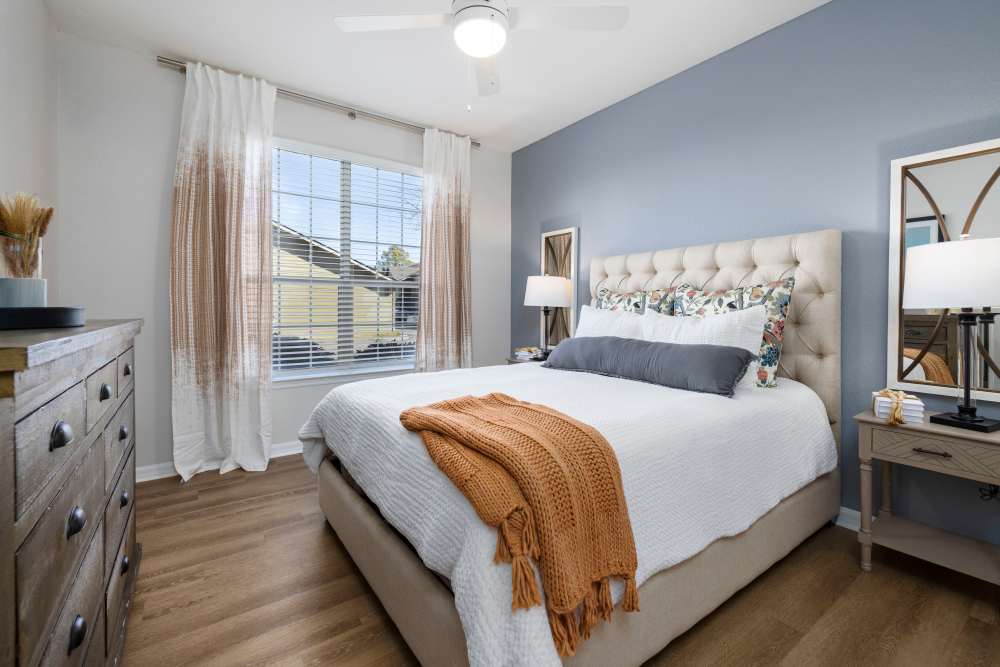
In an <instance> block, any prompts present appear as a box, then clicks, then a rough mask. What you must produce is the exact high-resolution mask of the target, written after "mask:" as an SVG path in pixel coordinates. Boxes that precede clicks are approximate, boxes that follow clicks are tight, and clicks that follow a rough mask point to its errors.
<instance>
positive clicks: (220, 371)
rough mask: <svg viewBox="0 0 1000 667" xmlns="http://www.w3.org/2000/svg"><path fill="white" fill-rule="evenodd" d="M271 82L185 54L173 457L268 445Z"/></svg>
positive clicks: (176, 211)
mask: <svg viewBox="0 0 1000 667" xmlns="http://www.w3.org/2000/svg"><path fill="white" fill-rule="evenodd" d="M274 100H275V89H274V88H273V87H272V86H270V85H268V84H267V83H266V82H264V81H261V80H258V79H253V78H249V77H245V76H240V75H235V74H229V73H226V72H222V71H219V70H216V69H212V68H209V67H205V66H204V65H195V64H191V63H189V64H188V66H187V83H186V87H185V90H184V108H183V113H182V118H181V133H180V141H179V144H178V147H177V166H176V168H175V171H174V193H173V196H174V206H173V226H172V233H171V248H170V253H171V255H170V347H171V357H172V373H173V395H172V406H171V407H172V420H173V432H174V467H175V468H176V469H177V472H178V473H179V474H180V476H181V477H182V478H183V479H184V480H187V479H189V478H190V477H191V476H192V475H194V474H195V473H197V472H198V471H200V470H205V469H211V468H215V467H218V468H219V471H220V472H221V473H225V472H229V471H230V470H234V469H236V468H243V469H245V470H265V469H266V468H267V462H268V457H269V453H270V448H271V405H270V398H271V396H270V393H271V134H272V128H273V120H274Z"/></svg>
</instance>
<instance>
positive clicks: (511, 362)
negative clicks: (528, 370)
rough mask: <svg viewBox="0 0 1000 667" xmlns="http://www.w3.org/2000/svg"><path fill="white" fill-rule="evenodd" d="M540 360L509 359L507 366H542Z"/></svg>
mask: <svg viewBox="0 0 1000 667" xmlns="http://www.w3.org/2000/svg"><path fill="white" fill-rule="evenodd" d="M540 363H542V362H541V361H539V360H538V359H518V358H517V357H507V365H508V366H509V365H510V364H540Z"/></svg>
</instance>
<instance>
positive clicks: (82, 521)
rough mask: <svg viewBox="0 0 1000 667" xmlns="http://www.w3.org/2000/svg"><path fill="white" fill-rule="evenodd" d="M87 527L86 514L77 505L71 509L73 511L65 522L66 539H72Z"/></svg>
mask: <svg viewBox="0 0 1000 667" xmlns="http://www.w3.org/2000/svg"><path fill="white" fill-rule="evenodd" d="M86 525H87V512H86V511H84V509H83V508H82V507H80V506H79V505H77V506H76V507H74V508H73V511H71V512H70V513H69V519H67V520H66V538H67V539H68V538H70V537H73V536H74V535H76V534H77V533H79V532H80V531H81V530H83V527H84V526H86Z"/></svg>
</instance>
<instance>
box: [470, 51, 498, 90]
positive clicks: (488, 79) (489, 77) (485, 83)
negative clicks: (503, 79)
mask: <svg viewBox="0 0 1000 667" xmlns="http://www.w3.org/2000/svg"><path fill="white" fill-rule="evenodd" d="M474 60H475V61H476V83H477V84H478V86H479V96H480V97H489V96H490V95H496V94H497V93H499V92H500V73H499V70H498V68H497V59H496V58H474Z"/></svg>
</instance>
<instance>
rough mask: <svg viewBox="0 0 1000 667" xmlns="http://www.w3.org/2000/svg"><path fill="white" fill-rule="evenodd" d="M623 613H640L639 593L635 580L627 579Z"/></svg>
mask: <svg viewBox="0 0 1000 667" xmlns="http://www.w3.org/2000/svg"><path fill="white" fill-rule="evenodd" d="M622 610H623V611H639V591H637V590H636V588H635V579H633V578H632V577H626V578H625V597H624V598H623V599H622Z"/></svg>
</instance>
